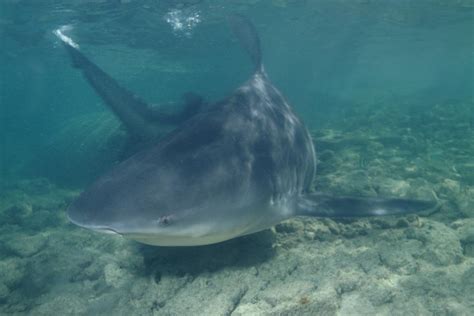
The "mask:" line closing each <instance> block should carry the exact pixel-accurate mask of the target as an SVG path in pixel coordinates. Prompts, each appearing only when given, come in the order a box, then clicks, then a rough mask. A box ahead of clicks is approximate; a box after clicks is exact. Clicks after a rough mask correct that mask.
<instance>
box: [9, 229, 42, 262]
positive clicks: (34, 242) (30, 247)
mask: <svg viewBox="0 0 474 316" xmlns="http://www.w3.org/2000/svg"><path fill="white" fill-rule="evenodd" d="M47 241H48V237H47V236H46V235H45V234H44V233H40V234H36V235H34V236H26V235H16V236H13V237H11V238H10V239H9V240H8V241H6V242H5V248H6V249H7V250H8V251H11V252H12V253H14V254H15V255H17V256H20V257H31V256H33V255H34V254H36V253H38V252H39V251H41V249H43V248H44V247H45V246H46V243H47Z"/></svg>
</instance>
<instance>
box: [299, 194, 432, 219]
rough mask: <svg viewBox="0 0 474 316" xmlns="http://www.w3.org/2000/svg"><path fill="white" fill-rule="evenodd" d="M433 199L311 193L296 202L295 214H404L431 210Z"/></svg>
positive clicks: (326, 215)
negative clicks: (336, 195) (337, 195)
mask: <svg viewBox="0 0 474 316" xmlns="http://www.w3.org/2000/svg"><path fill="white" fill-rule="evenodd" d="M437 205H438V204H437V203H436V202H434V201H426V200H413V199H401V198H379V197H374V198H372V197H351V196H342V197H334V196H330V195H326V194H320V193H312V194H308V195H305V196H304V197H303V198H301V199H300V200H299V201H298V202H297V215H303V216H316V217H365V216H383V215H404V214H409V213H416V212H421V211H427V210H430V209H431V210H433V209H435V208H436V207H437Z"/></svg>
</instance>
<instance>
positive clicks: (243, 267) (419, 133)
mask: <svg viewBox="0 0 474 316" xmlns="http://www.w3.org/2000/svg"><path fill="white" fill-rule="evenodd" d="M234 13H238V14H241V15H244V16H247V17H248V18H249V19H250V20H252V22H253V23H254V24H255V27H256V29H257V30H258V33H259V34H260V39H261V45H262V52H263V62H264V64H265V69H266V71H267V73H268V76H269V77H270V79H271V81H272V82H273V83H274V84H275V86H276V87H278V89H279V90H280V91H281V92H282V93H283V94H284V95H285V96H286V97H287V99H288V100H289V102H290V103H291V105H292V106H293V109H294V111H295V112H296V113H297V114H298V116H299V117H300V118H301V119H302V120H303V121H304V122H305V124H306V126H307V128H308V130H309V131H310V133H311V135H312V136H313V140H314V144H315V147H316V151H317V160H318V161H317V176H316V178H315V181H314V183H313V185H312V187H313V189H314V190H315V191H319V192H325V193H330V194H334V195H350V196H368V197H376V196H389V197H403V198H412V199H427V200H437V201H438V208H437V209H436V211H435V212H431V213H429V214H421V213H420V214H410V215H406V216H389V217H367V218H356V219H344V218H341V219H331V218H324V219H321V218H310V217H294V218H291V219H288V220H286V221H283V222H282V223H279V224H277V225H276V226H274V227H273V228H271V229H267V230H264V231H262V232H259V233H256V234H251V235H248V236H244V237H239V238H236V239H231V240H229V241H226V242H223V243H217V244H213V245H207V246H199V247H154V246H147V245H143V244H140V243H137V242H135V241H131V240H129V239H126V238H122V237H120V236H116V235H108V234H101V233H98V232H94V231H91V230H86V229H83V228H80V227H77V226H75V225H73V224H72V223H70V222H69V220H68V218H67V215H66V210H67V208H68V206H69V205H70V204H71V203H72V201H74V200H75V199H76V198H77V197H78V196H79V194H80V193H81V192H82V191H83V190H84V189H85V188H86V187H87V186H88V185H90V184H91V183H93V181H94V180H95V179H97V178H98V177H99V176H101V175H102V174H104V173H105V172H107V171H108V170H110V169H111V168H112V167H114V166H116V165H117V164H118V163H119V162H121V161H123V160H125V159H126V158H127V157H130V156H131V155H133V154H134V153H136V152H137V151H139V150H140V149H141V148H139V147H140V146H138V145H137V144H135V143H134V139H133V138H132V137H131V136H130V135H128V134H127V130H126V129H124V128H123V126H122V124H121V122H120V120H118V119H117V118H116V117H115V116H114V114H113V112H112V111H111V110H110V109H109V108H108V107H107V106H106V105H105V103H104V102H103V101H102V99H101V98H100V97H99V96H98V95H97V94H96V93H95V92H94V90H93V89H92V88H91V86H90V85H89V84H88V82H87V81H86V80H85V78H84V77H83V76H82V74H81V72H80V71H79V70H78V69H75V68H74V67H73V65H72V64H71V61H70V60H69V57H68V55H67V53H66V50H65V49H64V47H63V45H62V44H61V41H60V39H59V38H58V37H57V36H55V34H54V32H55V31H56V30H61V32H63V33H64V34H66V35H67V36H68V37H70V38H71V39H73V40H74V41H75V42H76V43H78V45H79V46H80V51H81V52H83V53H84V54H85V55H86V56H87V57H88V58H90V59H91V60H92V61H93V62H94V63H96V64H97V65H99V66H100V67H101V68H102V69H104V71H106V72H107V73H108V74H110V75H111V76H112V77H113V78H115V79H116V80H117V81H118V82H119V83H120V84H121V85H122V86H124V87H127V89H129V90H131V91H133V92H134V93H136V94H137V95H139V96H141V97H142V98H143V99H145V100H147V101H149V102H150V103H153V104H156V105H157V106H158V107H160V108H162V109H164V110H165V111H169V112H173V111H179V110H180V109H182V107H183V102H184V101H183V95H185V94H186V93H188V92H193V93H197V94H199V95H201V96H202V97H203V98H204V100H205V102H206V103H209V104H211V103H214V102H217V101H219V100H221V99H222V98H224V97H226V96H227V95H229V94H230V93H232V91H233V90H234V89H236V88H237V87H238V86H239V85H241V84H242V83H243V82H244V81H246V80H247V79H248V78H249V77H250V75H251V73H252V65H251V62H250V60H249V58H248V56H247V55H246V53H245V50H244V49H242V48H241V47H240V45H239V43H238V41H237V39H236V38H235V36H234V35H233V34H232V32H231V31H230V29H229V27H228V26H227V17H228V16H229V14H234ZM0 40H1V41H0V43H1V50H0V109H1V111H0V150H1V151H0V168H1V169H0V170H1V173H0V315H23V314H25V315H104V314H116V315H319V314H322V315H375V314H377V315H401V314H404V315H472V314H474V3H473V2H472V1H471V0H457V1H441V0H429V1H428V0H421V1H408V0H402V1H390V0H382V1H371V0H365V1H362V0H361V1H356V0H354V1H349V0H332V1H329V0H326V1H323V0H315V1H305V0H301V1H299V0H268V1H264V0H232V1H211V0H182V1H178V0H163V1H154V0H80V1H68V0H42V1H27V0H3V1H1V3H0ZM159 128H160V130H159V133H160V135H165V134H166V133H167V132H169V131H170V130H172V129H174V128H177V126H173V125H171V126H163V127H161V126H160V127H159ZM178 128H179V127H178Z"/></svg>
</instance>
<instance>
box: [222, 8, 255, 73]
mask: <svg viewBox="0 0 474 316" xmlns="http://www.w3.org/2000/svg"><path fill="white" fill-rule="evenodd" d="M228 18H229V24H230V27H231V28H232V31H233V32H234V34H235V36H236V37H237V38H238V39H239V41H240V44H241V45H242V46H243V47H244V49H245V50H246V51H247V53H248V54H249V56H250V58H251V59H252V63H253V65H254V70H255V72H262V71H263V64H262V51H261V48H260V38H259V36H258V33H257V30H256V29H255V26H254V25H253V24H252V22H251V21H250V20H249V19H248V18H246V17H244V16H242V15H239V14H232V15H230V16H229V17H228Z"/></svg>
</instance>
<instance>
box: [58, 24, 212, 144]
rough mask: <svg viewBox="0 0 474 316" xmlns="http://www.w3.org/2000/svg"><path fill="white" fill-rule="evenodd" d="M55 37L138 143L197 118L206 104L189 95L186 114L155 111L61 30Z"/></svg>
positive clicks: (193, 95) (184, 111)
mask: <svg viewBox="0 0 474 316" xmlns="http://www.w3.org/2000/svg"><path fill="white" fill-rule="evenodd" d="M54 34H55V35H56V36H57V37H58V38H59V39H60V40H61V41H62V43H63V44H64V47H65V49H66V51H67V53H68V55H69V57H70V59H71V62H72V65H73V66H74V67H75V68H78V69H80V70H81V71H82V73H83V75H84V77H85V78H86V79H87V81H88V82H89V84H90V85H91V87H92V88H93V89H94V90H95V92H96V93H97V94H98V95H99V96H100V97H101V98H102V100H103V101H104V102H105V103H106V104H107V106H108V107H109V108H110V109H111V110H112V111H113V112H114V114H115V115H116V116H117V117H118V118H119V119H120V121H121V122H122V123H123V125H124V126H125V127H126V129H127V131H128V132H129V134H130V135H132V136H134V137H136V138H138V139H141V140H149V139H154V138H155V137H156V136H157V134H158V129H157V125H158V124H163V125H168V124H171V125H176V124H179V123H181V122H183V121H185V120H187V119H188V118H190V117H192V116H194V115H195V114H196V113H197V112H198V110H199V109H200V108H201V105H202V104H203V102H202V98H200V97H199V96H197V95H195V94H188V95H187V96H186V98H185V107H184V110H183V111H182V112H180V113H166V112H161V111H159V110H157V109H154V108H153V107H152V106H151V105H150V104H148V103H147V102H145V101H144V100H142V99H141V98H139V97H138V96H136V95H135V94H134V93H132V92H130V91H129V90H127V89H126V88H124V87H122V86H121V85H120V84H119V83H118V82H117V81H116V80H115V79H114V78H112V77H111V76H110V75H109V74H107V73H106V72H105V71H103V70H102V69H101V68H100V67H99V66H97V65H96V64H95V63H93V62H92V61H91V60H89V58H87V57H86V56H85V55H84V54H83V53H82V52H81V51H80V50H79V45H78V44H77V43H76V42H74V41H73V40H72V39H71V38H70V37H68V36H67V35H65V34H64V33H63V32H62V29H61V28H60V29H57V30H55V31H54Z"/></svg>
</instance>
